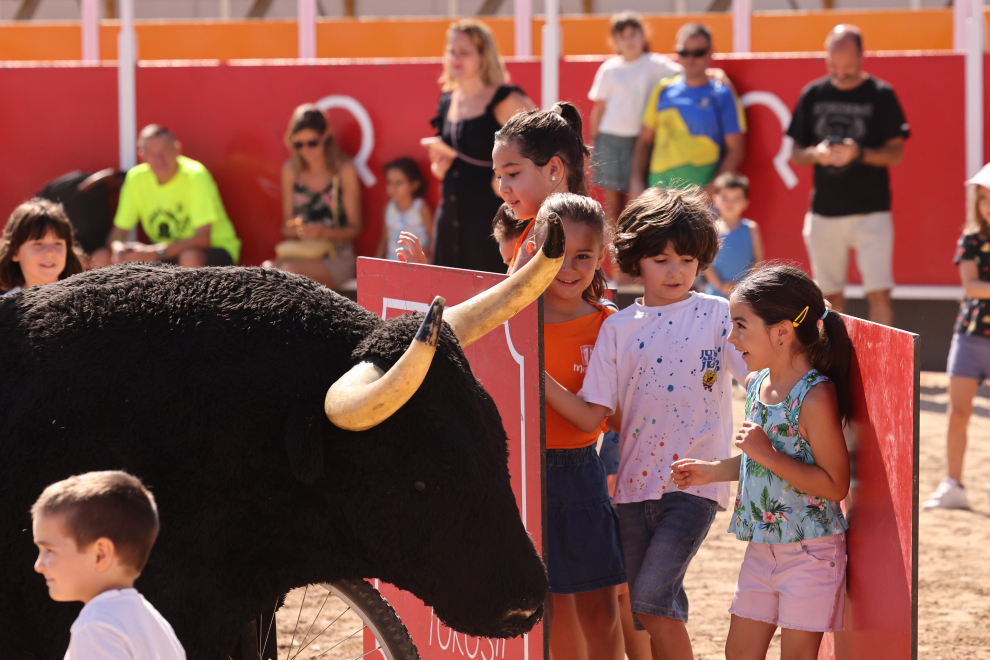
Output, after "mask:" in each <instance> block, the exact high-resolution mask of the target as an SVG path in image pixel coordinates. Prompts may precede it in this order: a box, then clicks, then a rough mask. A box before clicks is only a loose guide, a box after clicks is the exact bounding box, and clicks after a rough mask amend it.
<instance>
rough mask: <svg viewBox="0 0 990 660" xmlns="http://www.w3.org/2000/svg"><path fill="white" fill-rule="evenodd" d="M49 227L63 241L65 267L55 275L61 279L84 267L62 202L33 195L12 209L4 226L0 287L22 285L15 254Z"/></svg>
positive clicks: (0, 257)
mask: <svg viewBox="0 0 990 660" xmlns="http://www.w3.org/2000/svg"><path fill="white" fill-rule="evenodd" d="M49 231H53V232H55V235H56V236H58V237H59V238H61V239H62V240H63V241H65V248H66V250H65V268H63V269H62V272H61V273H59V275H58V279H60V280H64V279H65V278H67V277H69V276H70V275H75V274H76V273H81V272H82V271H83V267H82V261H81V260H80V259H79V254H78V252H77V249H78V248H76V245H75V239H74V237H73V233H72V223H71V222H69V217H68V216H67V215H65V210H64V209H63V208H62V205H61V204H58V203H56V202H50V201H48V200H47V199H40V198H38V197H35V198H34V199H32V200H29V201H27V202H24V203H23V204H21V205H20V206H18V207H17V208H16V209H14V212H13V213H11V214H10V219H9V220H8V221H7V226H6V227H4V229H3V239H2V240H0V289H2V290H4V291H9V290H10V289H13V288H14V287H15V286H24V273H23V272H21V265H20V264H19V263H18V262H16V261H14V257H15V256H16V255H17V252H18V250H20V249H21V246H22V245H24V244H25V243H27V242H28V241H36V240H38V239H39V238H44V237H45V235H46V234H48V232H49Z"/></svg>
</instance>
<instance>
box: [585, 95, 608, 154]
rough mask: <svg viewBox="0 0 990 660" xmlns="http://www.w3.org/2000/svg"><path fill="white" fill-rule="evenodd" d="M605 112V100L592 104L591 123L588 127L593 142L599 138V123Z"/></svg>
mask: <svg viewBox="0 0 990 660" xmlns="http://www.w3.org/2000/svg"><path fill="white" fill-rule="evenodd" d="M604 114H605V101H595V105H593V106H591V125H590V126H589V127H588V136H589V139H590V141H591V144H594V143H595V140H597V139H598V125H599V124H601V123H602V115H604Z"/></svg>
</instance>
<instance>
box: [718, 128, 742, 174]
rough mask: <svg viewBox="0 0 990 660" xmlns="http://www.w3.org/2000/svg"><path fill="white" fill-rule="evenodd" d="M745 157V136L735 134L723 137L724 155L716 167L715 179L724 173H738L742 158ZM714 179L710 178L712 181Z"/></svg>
mask: <svg viewBox="0 0 990 660" xmlns="http://www.w3.org/2000/svg"><path fill="white" fill-rule="evenodd" d="M745 157H746V134H745V133H735V134H733V135H726V136H725V155H724V156H723V157H722V162H721V163H720V164H719V166H718V171H717V172H716V173H715V177H717V176H718V175H719V174H722V173H724V172H738V171H739V166H740V165H742V162H743V158H745ZM715 177H712V178H713V179H714V178H715Z"/></svg>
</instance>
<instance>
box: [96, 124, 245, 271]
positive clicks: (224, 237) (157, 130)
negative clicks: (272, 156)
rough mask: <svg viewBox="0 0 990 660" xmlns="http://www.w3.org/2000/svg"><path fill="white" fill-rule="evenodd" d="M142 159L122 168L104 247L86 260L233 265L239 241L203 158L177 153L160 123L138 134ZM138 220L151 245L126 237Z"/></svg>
mask: <svg viewBox="0 0 990 660" xmlns="http://www.w3.org/2000/svg"><path fill="white" fill-rule="evenodd" d="M137 146H138V155H140V156H141V160H142V161H144V162H142V163H141V164H140V165H137V166H135V167H133V168H131V170H130V171H129V172H128V173H127V178H126V179H124V187H123V188H122V189H121V191H120V202H119V204H118V205H117V215H116V216H115V217H114V220H113V229H111V230H110V235H109V236H108V237H107V247H106V248H101V249H99V250H96V251H94V253H93V255H92V257H91V261H90V262H91V265H92V266H93V267H94V268H95V267H99V266H106V265H109V264H110V263H123V262H127V261H163V262H167V263H173V264H178V265H180V266H184V267H186V268H196V267H201V266H232V265H234V264H236V263H237V260H238V258H239V257H240V252H241V241H240V240H239V239H238V238H237V234H236V233H235V231H234V225H233V224H231V222H230V218H228V217H227V212H226V211H225V210H224V207H223V202H222V201H221V200H220V192H219V191H218V190H217V184H216V183H215V182H214V181H213V177H212V176H210V173H209V172H208V171H207V169H206V168H205V167H203V165H202V163H198V162H196V161H195V160H192V159H191V158H186V157H185V156H183V155H181V148H182V147H181V145H180V144H179V141H178V140H176V139H175V136H174V135H172V133H171V131H169V130H168V129H167V128H165V127H164V126H158V125H157V124H150V125H148V126H145V127H144V128H143V129H142V130H141V133H140V134H139V136H138V143H137ZM138 222H140V223H141V228H142V229H143V230H144V233H145V234H146V235H147V236H148V238H149V239H150V240H151V244H147V243H142V242H140V241H128V240H127V235H128V233H129V232H130V231H131V230H132V229H134V227H136V226H137V223H138Z"/></svg>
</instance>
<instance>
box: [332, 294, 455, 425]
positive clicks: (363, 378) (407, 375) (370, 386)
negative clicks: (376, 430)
mask: <svg viewBox="0 0 990 660" xmlns="http://www.w3.org/2000/svg"><path fill="white" fill-rule="evenodd" d="M443 305H444V299H443V298H441V297H440V296H437V297H436V298H434V299H433V304H432V305H430V309H429V311H427V312H426V317H425V318H424V319H423V324H422V325H420V326H419V331H418V332H417V333H416V336H415V337H414V338H413V340H412V343H411V344H410V345H409V348H407V349H406V352H405V353H403V354H402V357H400V358H399V360H398V362H396V363H395V364H394V365H392V368H391V369H389V370H388V372H387V373H386V372H383V371H382V370H381V368H380V367H378V366H377V365H375V364H372V363H371V362H362V363H360V364H357V365H355V366H353V367H351V370H350V371H348V372H347V373H346V374H344V375H343V376H341V377H340V378H339V379H338V380H337V382H336V383H334V384H333V385H331V386H330V389H329V390H327V398H326V400H325V401H324V404H323V407H324V410H325V411H326V413H327V418H328V419H329V420H330V421H331V422H333V424H334V425H335V426H338V427H340V428H342V429H345V430H347V431H364V430H366V429H370V428H371V427H372V426H377V425H378V424H381V423H382V422H384V421H385V420H386V419H388V418H389V417H391V416H392V414H393V413H394V412H395V411H396V410H398V409H399V408H401V407H402V406H403V405H405V403H406V401H408V400H409V399H410V398H412V395H413V394H415V393H416V390H417V389H419V386H420V385H421V384H422V383H423V379H424V378H426V372H427V371H429V370H430V363H431V362H432V361H433V354H434V353H436V350H437V337H438V336H439V335H440V326H441V325H442V322H443Z"/></svg>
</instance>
